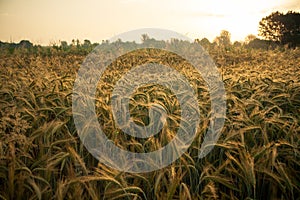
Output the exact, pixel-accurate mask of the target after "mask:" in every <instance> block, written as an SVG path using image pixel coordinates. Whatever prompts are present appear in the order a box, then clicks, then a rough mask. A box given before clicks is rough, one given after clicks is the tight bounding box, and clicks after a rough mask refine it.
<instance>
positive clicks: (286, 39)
mask: <svg viewBox="0 0 300 200" xmlns="http://www.w3.org/2000/svg"><path fill="white" fill-rule="evenodd" d="M259 36H262V37H263V38H265V39H266V40H271V41H275V42H278V43H280V44H289V45H292V46H296V45H299V44H300V13H297V12H293V11H288V12H287V13H286V14H283V13H280V12H278V11H277V12H273V13H272V14H270V15H269V16H267V17H264V18H262V20H261V21H260V22H259Z"/></svg>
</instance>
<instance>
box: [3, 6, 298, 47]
mask: <svg viewBox="0 0 300 200" xmlns="http://www.w3.org/2000/svg"><path fill="white" fill-rule="evenodd" d="M277 10H278V11H282V12H286V11H288V10H294V11H298V12H299V11H300V3H299V0H180V1H179V0H106V1H104V0H98V1H97V0H48V1H46V0H0V27H1V31H0V40H1V41H11V40H12V41H15V42H19V41H20V40H22V39H28V40H30V41H32V42H33V43H35V44H36V43H40V44H50V43H53V42H56V43H58V42H59V40H66V41H68V42H70V41H71V40H72V39H73V38H74V39H77V38H78V39H79V40H83V39H89V40H91V41H92V42H101V41H102V40H105V39H109V38H111V37H113V36H115V35H117V34H120V33H122V32H126V31H129V30H133V29H139V28H162V29H170V30H173V31H176V32H179V33H181V34H184V35H186V36H188V37H190V38H191V39H195V38H200V39H201V38H203V37H207V38H208V39H209V40H211V41H212V40H213V39H214V38H215V37H216V36H217V35H219V33H220V31H221V30H223V29H225V30H228V31H229V32H230V33H231V35H232V40H243V39H244V38H245V37H246V36H247V35H248V34H255V35H256V34H257V29H258V23H259V21H260V20H261V18H262V17H265V16H267V15H269V14H270V13H271V12H272V11H277Z"/></svg>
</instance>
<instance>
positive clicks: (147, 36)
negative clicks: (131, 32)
mask: <svg viewBox="0 0 300 200" xmlns="http://www.w3.org/2000/svg"><path fill="white" fill-rule="evenodd" d="M141 40H142V43H145V42H146V41H147V40H150V37H149V35H148V34H146V33H145V34H142V36H141Z"/></svg>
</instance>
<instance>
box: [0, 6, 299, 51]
mask: <svg viewBox="0 0 300 200" xmlns="http://www.w3.org/2000/svg"><path fill="white" fill-rule="evenodd" d="M258 35H259V36H260V37H261V38H257V37H256V36H255V35H252V34H250V35H248V36H247V37H246V38H245V40H244V42H238V41H235V42H233V43H232V42H231V34H230V32H229V31H226V30H222V31H221V33H220V35H219V36H217V37H216V38H215V39H214V40H213V42H210V41H209V40H208V39H207V38H203V39H201V40H200V39H195V41H194V43H198V44H200V45H202V46H203V47H204V48H214V47H218V48H222V49H225V50H229V49H230V48H231V47H239V46H244V47H248V48H262V49H270V48H276V47H278V46H284V45H285V46H287V47H297V46H300V13H298V12H294V11H288V12H287V13H285V14H284V13H281V12H278V11H277V12H273V13H271V14H270V15H269V16H266V17H264V18H262V20H261V21H260V22H259V32H258ZM141 41H142V44H153V45H154V46H155V47H161V48H163V47H164V46H165V45H166V44H167V43H170V44H173V45H176V43H179V42H181V44H182V42H184V41H180V40H178V39H171V40H170V41H160V40H156V39H154V38H150V37H149V36H148V35H147V34H143V35H141ZM98 45H102V47H103V48H109V47H110V45H122V46H123V47H125V48H133V47H136V46H137V45H139V44H137V43H136V42H135V41H133V42H123V41H122V40H121V39H118V40H117V41H114V42H110V41H108V40H103V41H102V43H101V44H99V43H91V41H90V40H87V39H86V40H84V41H83V42H81V41H79V40H78V39H77V40H75V39H73V40H72V42H71V44H68V43H67V42H66V41H60V42H59V44H52V45H51V48H52V49H54V50H55V51H60V52H66V53H70V52H71V53H81V54H86V53H89V52H90V51H91V50H92V49H94V48H95V47H96V46H98ZM0 48H1V49H8V51H9V52H10V53H13V52H14V51H15V50H16V49H17V50H18V49H28V50H29V51H30V52H38V51H40V52H41V51H45V49H46V51H48V52H50V51H51V49H49V47H48V48H47V47H42V46H40V45H33V44H32V43H31V42H30V41H28V40H22V41H20V42H19V43H8V42H1V41H0Z"/></svg>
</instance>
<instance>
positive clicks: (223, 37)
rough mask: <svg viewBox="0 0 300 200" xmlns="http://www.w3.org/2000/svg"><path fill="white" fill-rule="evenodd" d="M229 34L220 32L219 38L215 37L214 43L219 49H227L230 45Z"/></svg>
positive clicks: (223, 31) (224, 31)
mask: <svg viewBox="0 0 300 200" xmlns="http://www.w3.org/2000/svg"><path fill="white" fill-rule="evenodd" d="M230 38H231V34H230V33H229V31H226V30H222V31H221V33H220V36H218V37H216V38H215V40H214V42H215V43H216V44H217V45H218V46H220V47H225V48H226V47H229V46H230V45H231V41H230Z"/></svg>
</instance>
